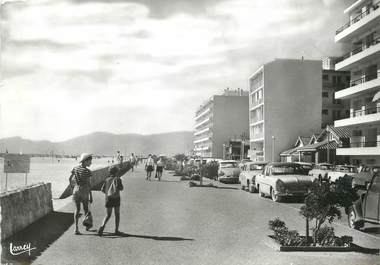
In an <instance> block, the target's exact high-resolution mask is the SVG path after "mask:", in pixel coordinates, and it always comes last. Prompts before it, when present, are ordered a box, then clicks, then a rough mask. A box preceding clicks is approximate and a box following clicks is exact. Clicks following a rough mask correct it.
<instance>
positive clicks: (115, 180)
mask: <svg viewBox="0 0 380 265" xmlns="http://www.w3.org/2000/svg"><path fill="white" fill-rule="evenodd" d="M118 172H119V169H118V168H117V167H116V166H112V167H110V168H109V174H110V175H109V177H108V178H106V180H105V181H104V183H103V186H102V188H101V191H102V192H104V194H105V207H106V210H107V212H106V216H105V217H104V219H103V224H102V226H101V227H100V228H99V230H98V235H99V236H102V235H103V231H104V227H105V226H106V224H107V222H108V220H109V219H110V218H111V214H112V208H113V209H114V212H115V234H116V235H119V234H121V233H120V231H119V224H120V191H121V190H123V189H124V187H123V183H122V182H121V179H120V177H118Z"/></svg>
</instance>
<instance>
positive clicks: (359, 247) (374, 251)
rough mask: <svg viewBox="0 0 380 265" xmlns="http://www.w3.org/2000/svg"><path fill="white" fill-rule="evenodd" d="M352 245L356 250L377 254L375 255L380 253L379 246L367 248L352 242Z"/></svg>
mask: <svg viewBox="0 0 380 265" xmlns="http://www.w3.org/2000/svg"><path fill="white" fill-rule="evenodd" d="M352 246H353V247H355V252H359V253H365V254H375V255H379V254H380V249H378V248H366V247H361V246H358V245H356V244H352Z"/></svg>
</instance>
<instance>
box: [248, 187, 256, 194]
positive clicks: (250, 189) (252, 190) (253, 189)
mask: <svg viewBox="0 0 380 265" xmlns="http://www.w3.org/2000/svg"><path fill="white" fill-rule="evenodd" d="M255 191H256V189H255V186H253V185H250V186H249V192H250V193H254V192H255Z"/></svg>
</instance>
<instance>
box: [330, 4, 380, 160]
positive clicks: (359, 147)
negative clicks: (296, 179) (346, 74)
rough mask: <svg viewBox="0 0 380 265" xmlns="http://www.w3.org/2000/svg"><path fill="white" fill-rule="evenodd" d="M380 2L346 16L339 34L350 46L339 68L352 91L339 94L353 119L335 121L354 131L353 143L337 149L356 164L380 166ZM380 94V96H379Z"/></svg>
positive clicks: (360, 6)
mask: <svg viewBox="0 0 380 265" xmlns="http://www.w3.org/2000/svg"><path fill="white" fill-rule="evenodd" d="M379 7H380V1H379V0H359V1H356V2H355V3H353V4H352V5H351V6H349V7H348V8H347V9H346V10H344V13H345V14H347V16H348V17H349V19H348V22H347V23H346V24H345V25H343V26H342V27H340V28H339V29H338V30H337V31H336V35H335V42H336V43H344V44H346V45H348V46H350V48H349V50H348V52H347V53H345V54H344V55H343V56H342V58H340V60H339V61H338V62H337V63H336V64H335V69H336V70H339V71H350V73H351V74H350V76H351V81H350V84H349V85H348V87H346V88H344V89H342V90H340V91H337V92H335V99H341V100H346V101H347V102H348V104H349V108H350V113H349V117H347V118H345V119H341V120H337V121H335V127H344V128H348V129H349V130H350V131H351V139H350V143H349V144H347V145H345V146H342V147H341V148H338V149H337V155H338V156H339V155H340V156H349V158H350V162H351V163H354V164H359V163H364V164H380V102H379V100H378V98H379V94H377V93H379V91H380V8H379ZM376 94H377V95H376Z"/></svg>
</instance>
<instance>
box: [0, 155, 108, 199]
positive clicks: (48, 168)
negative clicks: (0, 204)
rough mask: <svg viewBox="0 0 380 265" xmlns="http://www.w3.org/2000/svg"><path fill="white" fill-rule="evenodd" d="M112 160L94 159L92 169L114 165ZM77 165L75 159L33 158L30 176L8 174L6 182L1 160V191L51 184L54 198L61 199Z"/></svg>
mask: <svg viewBox="0 0 380 265" xmlns="http://www.w3.org/2000/svg"><path fill="white" fill-rule="evenodd" d="M112 159H113V158H110V157H108V158H93V160H92V165H91V167H90V169H91V170H95V169H98V168H102V167H106V166H109V165H112ZM114 161H115V160H114ZM77 165H78V161H77V160H76V159H75V158H51V157H32V158H31V160H30V172H29V173H28V174H23V173H20V174H18V173H12V174H10V173H8V175H7V181H6V175H5V173H4V159H3V158H0V184H1V186H0V187H1V189H0V191H1V192H5V191H10V190H14V189H18V188H21V187H24V186H25V185H31V184H36V183H40V182H44V183H48V182H50V183H51V185H52V195H53V198H59V196H60V195H61V194H62V192H63V191H64V190H65V189H66V187H67V185H68V184H69V177H70V173H71V170H72V169H73V167H75V166H77ZM25 181H26V183H25ZM6 183H7V184H6ZM6 186H7V188H6Z"/></svg>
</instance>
